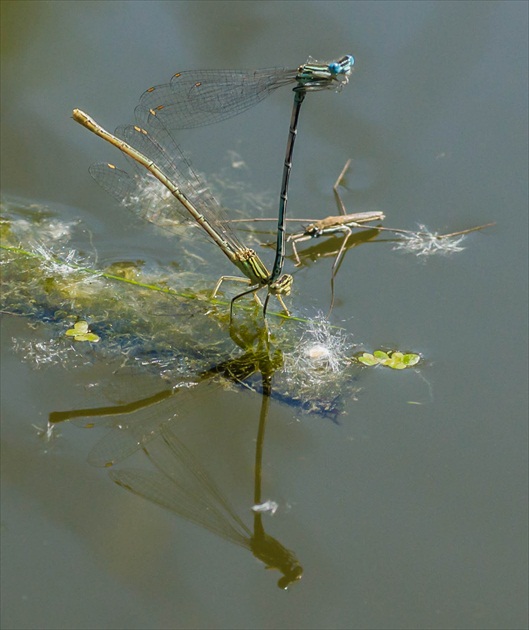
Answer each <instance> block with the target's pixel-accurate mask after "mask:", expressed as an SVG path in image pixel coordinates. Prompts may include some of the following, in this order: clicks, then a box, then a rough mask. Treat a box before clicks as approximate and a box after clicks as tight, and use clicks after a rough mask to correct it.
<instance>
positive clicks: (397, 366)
mask: <svg viewBox="0 0 529 630" xmlns="http://www.w3.org/2000/svg"><path fill="white" fill-rule="evenodd" d="M355 359H356V361H358V362H359V363H361V364H362V365H366V366H368V367H374V366H376V365H383V366H384V367H388V368H391V369H392V370H405V369H406V368H410V367H413V366H414V365H417V364H418V363H419V361H420V360H421V355H420V354H413V353H406V354H404V353H403V352H398V351H391V350H389V351H388V352H384V350H375V351H374V352H373V354H370V353H369V352H363V353H362V354H361V355H359V356H357V357H356V358H355Z"/></svg>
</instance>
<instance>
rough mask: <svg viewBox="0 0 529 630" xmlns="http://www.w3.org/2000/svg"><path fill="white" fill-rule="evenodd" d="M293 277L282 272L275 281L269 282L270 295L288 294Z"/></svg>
mask: <svg viewBox="0 0 529 630" xmlns="http://www.w3.org/2000/svg"><path fill="white" fill-rule="evenodd" d="M293 282H294V278H293V277H292V276H291V275H290V274H289V273H284V274H283V275H282V276H280V277H279V278H278V279H277V280H276V281H275V282H272V284H270V293H272V295H290V292H291V291H292V283H293Z"/></svg>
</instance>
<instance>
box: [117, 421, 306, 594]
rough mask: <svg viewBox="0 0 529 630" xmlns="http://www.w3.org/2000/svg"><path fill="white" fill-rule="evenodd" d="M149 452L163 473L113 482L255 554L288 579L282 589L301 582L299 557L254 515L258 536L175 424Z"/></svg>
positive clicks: (124, 474) (132, 473)
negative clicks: (270, 532) (195, 454)
mask: <svg viewBox="0 0 529 630" xmlns="http://www.w3.org/2000/svg"><path fill="white" fill-rule="evenodd" d="M144 450H145V453H146V454H147V455H148V457H149V459H150V460H151V462H152V463H153V464H154V465H155V467H156V468H157V470H156V471H152V470H140V469H138V470H135V469H121V470H120V469H113V470H111V471H110V476H111V478H112V479H113V481H115V482H116V483H117V484H119V485H120V486H122V487H124V488H126V489H127V490H130V491H131V492H134V493H135V494H137V495H139V496H141V497H143V498H145V499H148V500H149V501H152V502H153V503H157V504H158V505H161V506H163V507H165V508H167V509H168V510H170V511H171V512H174V513H175V514H178V515H179V516H181V517H182V518H185V519H187V520H189V521H191V522H193V523H195V524H197V525H200V526H201V527H204V528H206V529H208V530H209V531H211V532H213V533H214V534H216V535H218V536H220V537H222V538H224V539H225V540H229V541H230V542H232V543H235V544H236V545H239V546H240V547H244V548H246V549H248V550H250V551H251V552H252V553H253V554H254V555H255V557H256V558H258V559H259V560H261V561H262V562H263V563H264V564H265V566H266V567H267V568H270V569H278V570H279V571H280V572H281V573H282V574H283V576H282V577H281V578H280V580H279V581H278V586H280V587H281V588H283V589H286V588H287V587H288V586H289V585H290V584H291V583H292V582H294V581H296V580H299V579H301V576H302V574H303V569H302V567H301V566H300V564H299V562H298V561H297V559H296V557H295V555H294V553H293V552H292V551H290V550H289V549H287V548H286V547H284V546H283V545H282V544H281V543H280V542H279V541H278V540H276V539H275V538H273V537H272V536H269V535H268V534H267V533H266V532H265V530H264V527H263V524H262V514H255V515H254V530H253V532H252V530H251V529H250V528H249V527H248V526H247V525H245V523H244V522H243V521H242V519H241V518H240V517H239V516H238V515H237V514H236V512H235V510H234V508H233V507H232V505H231V504H230V502H229V501H228V499H227V498H226V497H225V496H224V494H223V493H222V491H221V490H220V489H219V488H218V486H217V484H216V483H215V481H214V480H213V478H212V477H211V476H210V475H209V473H208V472H207V471H206V470H205V469H204V467H203V466H202V464H201V462H200V461H199V459H198V458H197V457H195V456H194V455H193V453H192V452H191V451H190V450H189V449H188V448H187V447H186V445H185V444H184V443H183V442H182V441H181V440H180V439H179V438H178V437H177V436H176V434H175V432H174V429H173V427H172V426H171V424H170V423H167V424H164V425H163V426H162V429H161V434H160V436H159V437H158V438H156V439H155V440H152V441H151V442H150V443H149V445H148V446H146V447H145V448H144Z"/></svg>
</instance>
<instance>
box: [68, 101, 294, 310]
mask: <svg viewBox="0 0 529 630" xmlns="http://www.w3.org/2000/svg"><path fill="white" fill-rule="evenodd" d="M73 119H74V120H75V121H76V122H78V123H80V124H81V125H83V126H84V127H86V128H87V129H89V130H90V131H92V132H93V133H95V134H96V135H98V136H99V137H101V138H103V140H106V141H107V142H109V143H110V144H112V145H114V146H115V147H117V148H118V149H120V150H121V151H122V152H123V153H124V154H125V155H127V156H129V157H130V158H132V159H133V160H135V161H136V162H138V163H139V164H141V165H142V166H144V167H145V168H146V169H147V170H148V171H149V172H150V173H151V174H152V175H154V177H155V178H156V179H157V180H159V181H160V182H161V183H162V184H163V185H164V186H165V187H166V188H167V189H168V190H169V191H170V193H171V194H172V195H173V196H174V197H175V199H176V200H177V201H178V202H179V203H180V205H181V206H183V208H185V210H187V212H188V213H189V214H190V215H191V216H192V217H193V218H194V219H195V221H196V222H197V223H198V224H199V225H200V226H201V227H202V228H203V229H204V231H205V232H206V233H207V234H208V235H209V236H210V238H211V239H212V240H213V241H214V242H215V243H216V244H217V245H218V246H219V248H220V249H221V250H222V251H223V252H224V254H225V255H226V256H227V257H228V258H229V259H230V260H231V262H232V263H233V264H234V265H235V266H236V267H237V268H238V269H239V270H240V271H241V272H242V273H243V274H244V275H245V276H246V278H247V280H246V279H242V278H239V277H234V276H223V277H222V278H220V280H219V281H218V282H217V285H216V286H215V289H214V291H213V296H215V295H216V294H217V292H218V290H219V288H220V285H221V284H222V282H223V281H224V280H234V281H238V282H241V281H242V282H247V283H248V284H250V285H251V288H250V289H249V290H248V291H245V292H243V293H241V294H239V295H237V296H236V297H234V298H233V299H232V301H231V306H230V315H231V313H232V310H233V303H234V302H235V300H237V299H238V298H240V297H242V296H243V295H247V294H249V293H254V292H255V291H258V290H259V289H261V288H263V287H267V288H268V294H267V296H266V300H265V304H264V311H265V312H266V307H267V304H268V300H269V297H270V295H275V296H276V297H277V299H278V300H279V302H280V303H281V306H282V307H283V309H284V310H285V312H286V313H287V314H288V309H287V308H286V306H285V304H284V302H283V299H282V295H289V294H290V290H291V287H292V276H290V275H288V274H284V275H282V276H281V277H279V278H278V279H275V280H272V276H271V274H270V273H269V271H268V269H267V268H266V266H265V265H264V263H263V262H262V261H261V259H260V258H259V256H257V254H256V253H255V251H254V250H252V249H249V248H247V247H244V246H243V245H242V244H241V242H240V241H239V240H238V239H237V237H236V236H235V234H234V233H233V231H232V230H231V229H230V227H229V225H228V224H227V222H226V220H225V219H224V218H223V212H222V209H221V207H220V205H219V203H218V202H217V200H216V199H215V198H214V197H213V195H212V194H211V193H210V191H209V190H208V188H207V186H206V185H205V184H204V182H203V181H202V180H201V179H199V177H198V176H197V174H196V173H195V172H194V171H193V169H192V168H191V165H190V164H189V162H188V161H187V160H186V159H185V158H184V156H183V155H182V153H181V151H180V149H179V148H178V146H177V145H176V143H175V141H174V139H173V138H172V136H171V134H170V133H169V132H168V131H167V130H166V129H165V127H163V125H161V124H156V121H153V123H152V125H151V127H150V128H152V129H153V133H150V132H148V131H146V130H145V129H142V128H140V127H137V126H132V125H128V126H123V127H118V129H116V134H115V135H113V134H111V133H109V132H108V131H106V130H105V129H103V127H101V126H100V125H99V124H98V123H96V122H95V121H94V120H93V119H92V118H90V116H88V115H87V114H85V113H84V112H82V111H80V110H79V109H74V111H73ZM90 174H91V175H92V177H93V178H94V179H95V180H96V181H97V182H98V183H99V184H100V185H101V186H102V187H103V188H104V189H105V190H107V191H108V192H110V193H111V194H112V195H113V196H114V197H115V198H116V199H118V200H119V201H123V200H124V199H130V198H131V196H133V195H134V194H135V193H136V192H137V188H138V186H137V182H136V181H135V179H134V178H132V177H130V175H129V174H128V173H126V172H125V171H122V170H120V169H117V168H116V167H115V166H113V165H112V164H94V165H93V166H91V167H90ZM134 210H135V211H136V212H137V213H138V214H139V215H140V216H141V217H142V218H144V219H146V220H148V221H151V222H152V223H154V224H155V225H159V226H163V227H167V224H168V223H170V222H171V221H173V222H177V221H178V219H179V217H181V213H180V209H179V207H178V204H176V202H173V203H168V204H166V205H165V206H164V207H163V208H162V209H158V210H159V212H155V213H153V212H151V211H149V209H145V208H142V207H140V206H135V207H134Z"/></svg>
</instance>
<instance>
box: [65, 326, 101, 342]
mask: <svg viewBox="0 0 529 630" xmlns="http://www.w3.org/2000/svg"><path fill="white" fill-rule="evenodd" d="M65 335H66V336H67V337H73V339H74V341H91V342H93V343H96V342H98V341H99V340H100V337H98V336H97V335H96V334H95V333H93V332H90V329H89V327H88V322H85V321H78V322H75V324H74V325H73V328H69V329H68V330H67V331H66V333H65Z"/></svg>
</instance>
